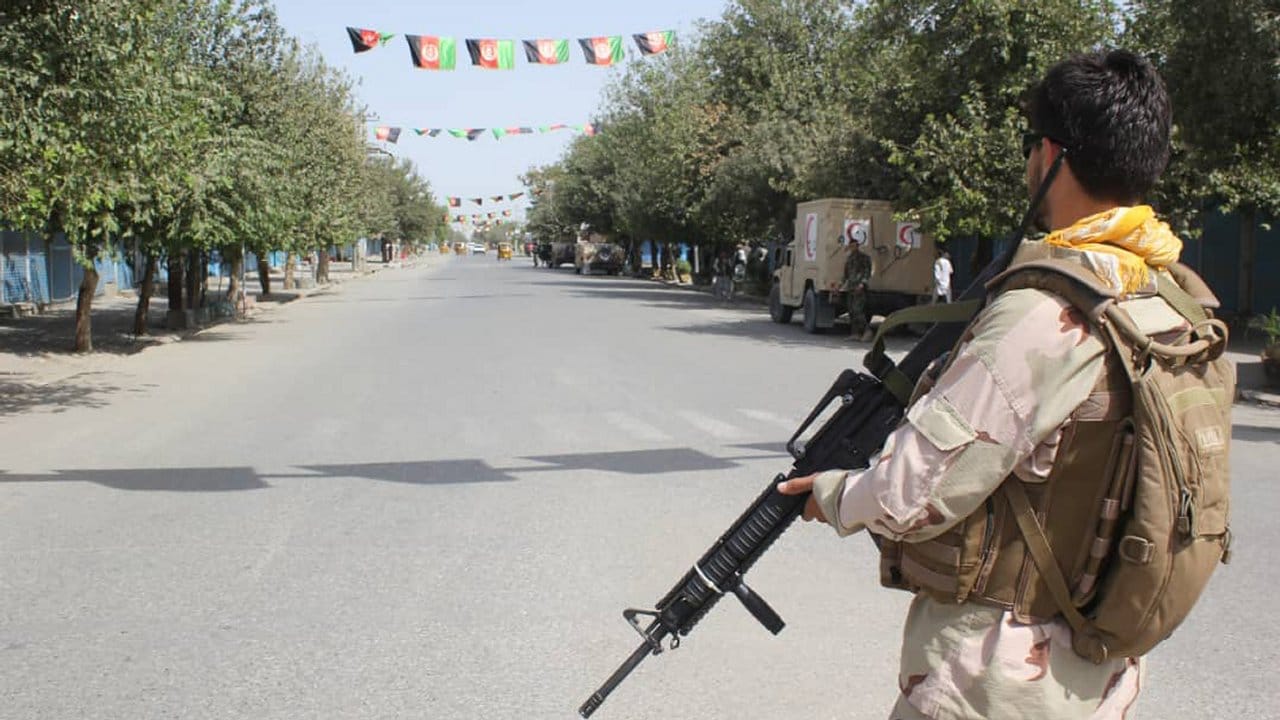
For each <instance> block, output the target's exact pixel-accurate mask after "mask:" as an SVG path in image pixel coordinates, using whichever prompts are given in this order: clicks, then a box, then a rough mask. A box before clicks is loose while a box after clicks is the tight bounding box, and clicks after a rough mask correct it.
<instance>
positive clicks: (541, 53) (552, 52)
mask: <svg viewBox="0 0 1280 720" xmlns="http://www.w3.org/2000/svg"><path fill="white" fill-rule="evenodd" d="M524 56H525V59H527V60H528V61H529V62H531V63H534V64H535V65H563V64H564V63H567V62H569V41H568V40H552V39H549V38H539V39H537V40H525V41H524Z"/></svg>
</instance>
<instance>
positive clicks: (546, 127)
mask: <svg viewBox="0 0 1280 720" xmlns="http://www.w3.org/2000/svg"><path fill="white" fill-rule="evenodd" d="M567 127H569V126H568V125H565V124H564V123H558V124H556V125H542V126H541V127H539V128H538V132H543V133H549V132H554V131H556V130H564V129H565V128H567Z"/></svg>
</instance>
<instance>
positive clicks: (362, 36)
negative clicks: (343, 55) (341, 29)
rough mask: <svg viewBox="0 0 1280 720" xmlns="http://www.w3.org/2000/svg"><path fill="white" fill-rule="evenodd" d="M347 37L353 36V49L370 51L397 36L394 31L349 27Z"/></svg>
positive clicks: (360, 51) (359, 51)
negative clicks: (384, 31)
mask: <svg viewBox="0 0 1280 720" xmlns="http://www.w3.org/2000/svg"><path fill="white" fill-rule="evenodd" d="M347 37H349V38H351V49H352V50H354V51H356V52H357V53H362V52H368V51H370V50H372V49H374V48H376V47H378V46H380V45H386V44H387V41H388V40H390V39H391V38H393V37H395V34H394V33H382V32H378V31H377V30H369V29H367V28H353V27H348V28H347Z"/></svg>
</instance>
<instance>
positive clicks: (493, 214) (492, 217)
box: [486, 212, 498, 220]
mask: <svg viewBox="0 0 1280 720" xmlns="http://www.w3.org/2000/svg"><path fill="white" fill-rule="evenodd" d="M486 217H488V218H489V219H490V220H492V219H494V218H496V217H498V213H496V212H491V213H489V214H488V215H486Z"/></svg>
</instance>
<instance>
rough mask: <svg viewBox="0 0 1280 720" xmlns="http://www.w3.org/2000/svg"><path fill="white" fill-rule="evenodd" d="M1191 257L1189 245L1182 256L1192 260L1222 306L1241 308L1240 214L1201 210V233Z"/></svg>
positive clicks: (1229, 310)
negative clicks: (1202, 217) (1193, 256)
mask: <svg viewBox="0 0 1280 720" xmlns="http://www.w3.org/2000/svg"><path fill="white" fill-rule="evenodd" d="M1194 251H1195V255H1196V257H1195V258H1194V259H1193V258H1191V253H1190V252H1188V249H1184V250H1183V253H1182V255H1183V257H1184V258H1187V259H1189V260H1193V262H1191V263H1188V264H1190V265H1192V266H1193V267H1196V269H1197V271H1198V272H1199V273H1200V276H1201V277H1203V278H1204V281H1205V282H1207V283H1209V287H1210V288H1211V289H1212V290H1213V292H1214V294H1215V295H1217V296H1218V299H1219V300H1221V301H1222V309H1223V311H1225V312H1227V313H1232V314H1234V313H1235V312H1236V311H1237V310H1239V308H1240V218H1239V216H1237V215H1223V214H1222V213H1219V212H1206V213H1205V214H1204V233H1203V235H1202V236H1201V238H1200V241H1199V243H1198V244H1197V246H1196V247H1195V248H1194Z"/></svg>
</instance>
